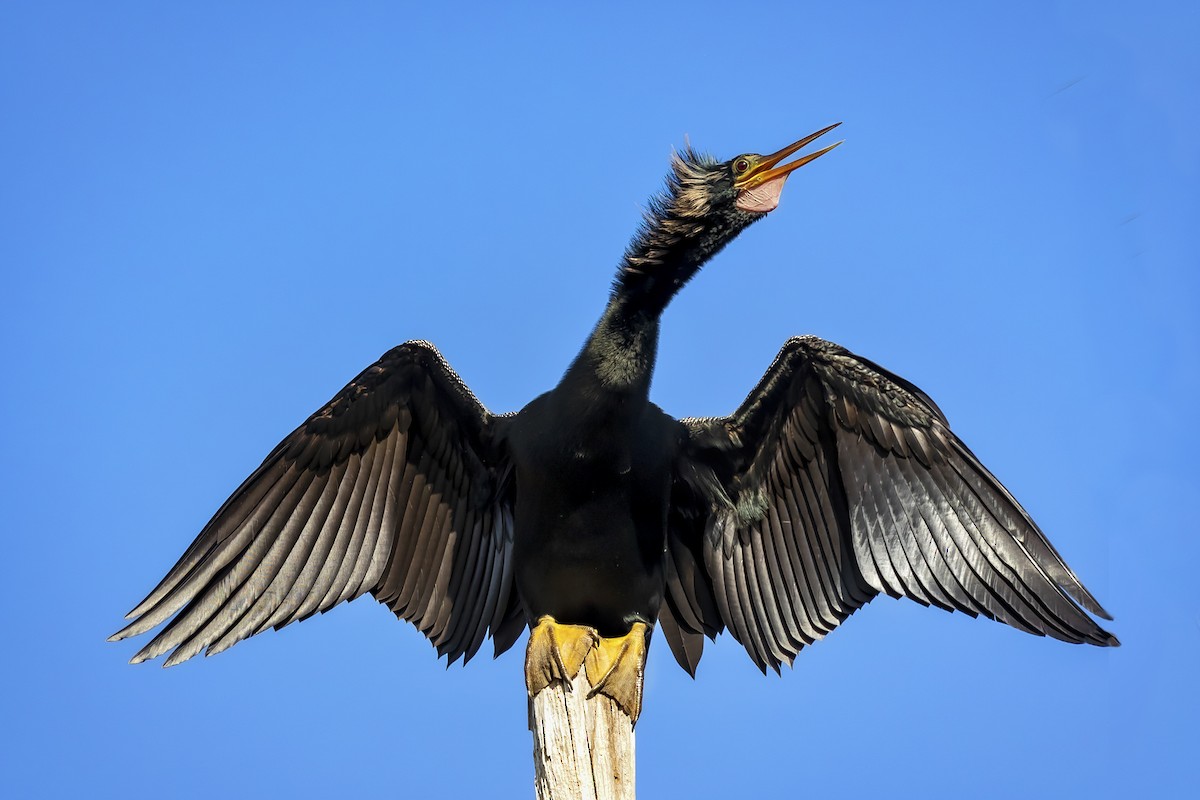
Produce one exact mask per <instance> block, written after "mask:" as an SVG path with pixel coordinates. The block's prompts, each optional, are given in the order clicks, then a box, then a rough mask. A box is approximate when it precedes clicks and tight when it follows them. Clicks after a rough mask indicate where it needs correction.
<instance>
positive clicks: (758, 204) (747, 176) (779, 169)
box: [733, 122, 842, 214]
mask: <svg viewBox="0 0 1200 800" xmlns="http://www.w3.org/2000/svg"><path fill="white" fill-rule="evenodd" d="M841 124H842V123H840V122H835V123H834V124H833V125H830V126H829V127H828V128H822V129H821V130H819V131H817V132H816V133H810V134H809V135H808V136H805V137H804V138H803V139H801V140H800V141H798V142H792V143H791V144H789V145H788V146H787V147H785V148H783V149H782V150H780V151H779V152H777V153H772V154H771V155H769V156H746V157H745V159H746V160H747V161H748V162H749V168H748V169H747V170H746V171H745V172H744V173H742V174H741V175H739V176H737V177H736V178H735V179H734V181H733V186H734V188H735V189H737V199H736V200H735V201H734V202H735V205H736V206H737V207H738V208H740V209H741V210H742V211H748V212H750V213H752V214H766V213H768V212H771V211H774V210H775V209H776V207H778V206H779V196H780V195H781V194H783V183H784V181H786V180H787V179H788V175H790V174H792V172H793V171H794V170H798V169H800V168H801V167H803V166H804V165H805V164H807V163H808V162H810V161H812V160H813V159H814V158H820V157H821V156H823V155H825V154H826V153H828V152H829V151H830V150H832V149H833V148H835V147H837V146H838V145H839V144H841V142H834V143H833V144H831V145H829V147H826V148H825V149H823V150H818V151H817V152H815V153H809V154H808V155H806V156H804V157H803V158H798V159H796V160H795V161H793V162H792V163H790V164H784V165H783V166H776V165H777V164H779V162H780V161H783V160H784V159H785V158H787V157H788V156H790V155H791V154H792V153H794V152H796V151H797V150H799V149H800V148H801V147H804V146H805V145H806V144H808V143H809V142H811V141H813V140H814V139H816V138H818V137H820V136H824V135H825V134H827V133H829V132H830V131H831V130H833V129H834V128H836V127H837V126H838V125H841Z"/></svg>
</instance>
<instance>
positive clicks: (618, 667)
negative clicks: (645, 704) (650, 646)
mask: <svg viewBox="0 0 1200 800" xmlns="http://www.w3.org/2000/svg"><path fill="white" fill-rule="evenodd" d="M648 633H649V628H647V626H646V624H645V623H642V622H635V623H634V624H633V628H632V629H631V630H630V631H629V633H627V634H625V635H624V636H619V637H617V638H614V639H600V640H599V641H598V642H597V644H596V646H595V647H594V648H593V649H592V650H591V651H590V652H589V653H588V654H587V659H586V661H585V662H584V663H585V665H586V669H587V678H588V683H590V684H591V685H592V691H591V692H590V693H589V695H588V696H589V697H590V696H592V695H594V694H603V695H606V696H608V697H611V698H612V699H613V700H614V701H616V703H617V705H619V706H620V707H621V709H622V710H623V711H624V712H625V713H626V714H628V715H629V718H630V719H631V720H632V721H634V722H637V718H638V715H640V714H641V713H642V684H643V679H644V677H645V673H646V638H647V634H648Z"/></svg>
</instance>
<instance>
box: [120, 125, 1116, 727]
mask: <svg viewBox="0 0 1200 800" xmlns="http://www.w3.org/2000/svg"><path fill="white" fill-rule="evenodd" d="M833 127H835V126H830V127H829V128H825V129H824V130H821V131H818V132H817V133H814V134H812V135H811V136H806V137H805V138H803V139H801V140H800V141H798V142H795V143H794V144H791V145H789V146H788V147H785V148H784V149H782V150H780V151H779V152H777V153H775V154H773V155H770V156H760V155H742V156H738V157H737V158H734V159H732V160H730V161H725V162H717V161H715V160H713V159H711V158H709V157H706V156H703V155H699V154H697V153H695V152H694V151H692V150H691V149H690V148H689V149H687V150H685V151H684V152H683V153H681V154H679V155H677V156H676V157H675V158H674V160H673V163H672V170H671V172H670V174H669V175H668V177H667V185H666V188H665V190H664V191H663V193H662V194H661V195H659V196H658V197H656V198H654V199H653V200H652V201H651V204H650V208H649V210H648V213H647V216H646V220H645V223H644V224H643V226H642V228H641V230H639V231H638V233H637V235H636V236H635V237H634V239H633V241H632V243H631V244H630V246H629V248H628V250H627V251H626V252H625V255H624V257H623V259H622V261H621V265H620V269H619V271H618V273H617V277H616V280H615V283H614V286H613V290H612V296H611V298H610V300H609V303H608V306H607V308H606V309H605V311H604V314H603V315H602V316H601V318H600V321H599V322H598V323H597V325H596V328H595V330H593V331H592V334H591V336H590V337H589V338H588V340H587V342H586V343H585V344H584V346H583V349H582V351H581V352H580V353H579V355H578V356H577V357H576V358H575V361H574V362H573V363H572V364H571V366H570V367H569V368H568V369H567V372H566V374H565V375H564V376H563V378H562V380H561V381H560V382H559V384H558V386H556V387H555V388H554V389H552V390H551V391H549V392H547V393H545V394H543V395H541V396H540V397H538V398H537V399H535V400H534V401H533V402H531V403H530V404H529V405H527V406H526V407H525V408H524V409H522V410H521V411H520V412H518V413H516V414H510V415H502V416H497V415H494V414H491V413H490V412H488V411H487V410H486V409H485V408H484V407H483V406H482V405H481V404H480V402H479V401H478V400H477V399H476V398H475V396H474V395H473V394H472V393H471V392H470V390H468V389H467V387H466V386H465V385H464V384H463V382H462V380H461V379H459V377H458V375H456V374H455V373H454V372H453V370H451V369H450V367H449V366H448V365H447V364H446V362H445V361H444V360H443V359H442V357H441V355H440V354H439V353H438V352H437V350H436V349H434V347H433V346H432V345H430V344H428V343H427V342H408V343H407V344H403V345H400V346H399V347H397V348H395V349H393V350H391V351H389V352H388V353H386V354H385V355H384V356H383V357H382V358H381V359H380V360H379V361H377V362H376V363H375V364H373V365H371V366H370V367H368V368H367V369H366V370H365V371H364V372H363V373H361V374H360V375H359V376H358V377H357V378H355V379H354V380H353V381H351V382H350V384H349V385H348V386H346V387H345V388H344V389H342V390H341V391H340V392H338V394H337V395H336V396H335V397H334V398H333V399H332V400H331V401H330V402H329V403H328V404H327V405H326V406H325V407H323V408H322V409H320V410H319V411H317V413H315V414H314V415H313V416H311V417H310V418H309V419H308V420H307V421H306V422H305V423H304V424H303V425H301V426H300V427H299V428H297V429H296V430H295V431H294V432H292V433H291V434H290V435H289V436H287V438H285V439H284V440H283V441H282V442H281V443H280V444H279V446H278V447H276V448H275V450H274V451H273V452H272V453H271V454H270V455H269V456H267V459H266V460H265V461H264V462H263V463H262V465H261V466H260V467H259V468H258V469H257V470H256V471H255V472H254V473H253V474H252V475H251V476H250V477H249V478H247V479H246V481H245V482H244V483H243V484H242V485H241V486H240V487H239V488H238V489H237V491H235V492H234V493H233V496H232V497H230V498H229V500H227V501H226V502H225V504H224V505H223V506H222V507H221V508H220V510H218V511H217V513H216V515H215V516H214V517H213V518H212V520H211V521H209V523H208V524H207V525H206V526H205V527H204V529H203V530H202V531H201V532H200V535H199V536H198V537H197V539H196V540H195V541H194V542H193V543H192V545H191V547H189V548H188V549H187V551H186V552H185V553H184V554H183V557H182V558H180V559H179V562H178V563H177V564H176V565H175V566H174V567H173V568H172V569H171V571H170V572H169V573H167V576H166V577H165V578H164V579H163V580H162V582H161V583H160V584H159V585H158V586H157V587H156V588H155V589H154V591H153V592H151V593H150V595H149V597H147V598H146V599H145V600H144V601H143V602H142V603H141V604H139V605H138V606H137V607H136V608H135V609H133V611H131V612H130V613H129V615H128V617H129V618H132V619H133V622H131V624H129V625H128V626H127V627H126V628H124V629H123V630H121V631H120V632H118V633H117V634H115V635H114V636H113V637H112V639H113V640H117V639H123V638H125V637H127V636H132V635H135V634H140V633H144V632H146V631H149V630H150V629H151V628H154V627H155V626H157V625H159V624H160V623H163V622H166V621H167V620H168V619H169V620H170V621H169V622H168V623H167V625H166V626H165V627H164V628H163V630H162V631H161V632H160V633H159V634H158V635H157V636H155V637H154V639H153V640H152V641H151V642H150V643H149V644H147V645H146V646H145V647H143V648H142V649H141V650H140V651H138V653H137V654H136V655H135V656H134V657H133V659H132V660H133V662H135V663H136V662H141V661H145V660H147V659H151V658H154V657H156V656H159V655H162V654H164V653H167V652H168V651H171V650H173V651H174V652H172V653H171V655H170V657H169V658H168V659H167V661H166V665H167V666H169V665H172V664H177V663H179V662H181V661H184V660H186V659H189V658H191V657H192V656H194V655H196V654H197V653H199V652H200V651H201V650H204V649H205V648H207V652H208V654H209V655H212V654H213V653H218V652H220V651H222V650H225V649H226V648H228V647H230V646H231V645H233V644H235V643H237V642H238V641H241V640H242V639H244V638H246V637H247V636H251V635H253V634H256V633H259V632H261V631H264V630H266V629H267V628H272V627H274V628H280V627H283V626H285V625H287V624H289V623H291V622H294V621H296V620H300V619H305V618H307V617H309V616H311V615H312V614H315V613H316V612H318V611H322V612H323V611H326V610H327V609H329V608H331V607H333V606H334V605H336V604H337V603H340V602H341V601H343V600H352V599H354V598H355V597H358V596H360V595H362V594H365V593H368V592H369V593H371V594H372V595H374V596H375V598H376V599H377V600H379V601H380V602H382V603H384V604H386V605H387V606H388V607H389V608H391V609H392V611H393V612H395V614H396V615H397V616H398V617H401V618H403V619H406V620H409V621H410V622H412V623H413V624H415V625H416V626H417V627H418V628H419V629H420V630H421V631H422V632H423V633H424V634H425V635H426V636H427V637H429V639H430V640H431V641H432V643H433V644H434V645H435V646H436V648H437V651H438V654H439V655H445V656H447V657H448V660H449V661H450V662H453V661H454V660H456V659H458V658H459V657H464V660H469V659H470V658H471V657H472V656H473V655H475V653H476V652H477V651H478V649H479V647H480V646H481V644H482V643H483V640H484V638H485V637H486V636H487V635H488V634H489V633H490V634H491V636H492V639H493V641H494V644H495V651H496V654H497V655H499V654H500V653H502V652H504V651H505V650H507V649H508V648H509V647H511V646H512V644H513V643H514V641H515V640H516V639H517V637H518V636H519V635H520V633H521V631H522V630H524V629H525V627H526V626H527V625H528V626H529V627H530V628H531V631H532V632H531V637H530V646H529V650H528V655H527V658H526V679H527V683H528V688H529V691H530V694H531V695H532V694H535V693H536V692H537V691H538V690H539V689H540V688H541V687H543V686H545V685H547V684H548V683H549V682H550V681H552V680H554V679H555V678H560V677H567V678H573V677H574V676H575V675H576V674H577V672H578V670H579V669H580V668H586V671H587V675H588V679H589V681H590V682H591V684H592V686H593V687H594V688H595V689H596V690H597V691H601V692H604V693H606V694H609V695H610V696H612V697H613V698H614V699H616V700H617V701H618V702H619V703H621V704H622V706H623V707H624V708H625V709H626V711H627V712H628V713H629V714H630V716H631V717H632V718H633V719H635V720H636V718H637V715H638V714H639V713H640V709H641V675H642V670H643V667H644V663H645V654H646V647H647V645H648V643H649V639H650V635H651V633H652V631H653V629H654V627H655V625H656V624H658V625H659V626H661V627H662V630H663V633H664V634H665V636H666V639H667V642H668V644H669V645H670V647H671V650H672V652H673V653H674V655H675V658H676V659H677V660H678V662H679V663H680V665H681V666H683V668H684V669H686V670H687V671H688V672H689V673H691V674H695V669H696V665H697V663H698V662H699V660H700V655H701V652H702V647H703V639H704V637H705V636H708V637H710V638H715V637H716V635H717V634H718V633H720V632H721V631H722V630H728V631H729V632H730V633H731V634H732V635H733V637H734V638H735V639H736V640H737V641H739V642H741V643H742V645H744V646H745V648H746V650H747V651H748V652H749V654H750V657H751V659H753V661H754V663H755V664H757V665H758V667H759V668H760V669H762V670H764V671H765V670H766V668H767V667H771V668H774V669H775V670H777V671H778V669H779V666H780V665H781V664H782V663H784V662H786V663H788V664H790V663H791V662H792V660H793V659H794V658H795V656H796V654H797V653H799V651H800V650H801V648H803V647H804V646H805V645H807V644H811V643H812V642H814V641H816V640H818V639H820V638H822V637H824V636H825V634H827V633H829V632H830V631H831V630H833V629H834V628H835V627H836V626H837V625H839V624H840V623H841V622H842V621H843V620H845V619H846V618H847V617H848V616H850V614H852V613H853V612H854V611H855V609H857V608H859V607H860V606H862V605H863V604H864V603H867V602H868V601H870V600H871V598H873V597H874V596H875V595H876V594H879V593H880V592H883V593H886V594H889V595H892V596H893V597H900V596H905V597H910V598H912V599H914V600H916V601H917V602H919V603H922V604H924V605H936V606H938V607H940V608H944V609H950V610H957V611H964V612H966V613H968V614H970V615H972V616H977V615H980V614H982V615H983V616H985V617H989V618H991V619H996V620H999V621H1001V622H1006V623H1008V624H1009V625H1012V626H1014V627H1016V628H1020V629H1021V630H1024V631H1028V632H1030V633H1034V634H1037V635H1046V636H1053V637H1055V638H1057V639H1062V640H1064V641H1068V642H1086V643H1089V644H1095V645H1101V646H1106V645H1116V644H1118V642H1117V640H1116V638H1115V637H1114V636H1112V635H1111V634H1110V633H1108V632H1107V631H1105V630H1103V629H1102V628H1100V627H1099V626H1098V625H1097V624H1096V623H1095V622H1094V621H1093V620H1092V619H1091V618H1090V617H1089V616H1088V614H1087V613H1085V609H1086V611H1090V612H1091V613H1092V614H1095V615H1098V616H1100V617H1103V618H1104V619H1111V617H1109V615H1108V614H1107V613H1106V612H1105V611H1104V609H1103V608H1101V607H1100V604H1099V603H1097V602H1096V600H1095V599H1094V598H1093V597H1092V595H1091V594H1090V593H1089V592H1088V591H1087V589H1085V588H1084V587H1083V585H1082V584H1081V583H1080V581H1079V579H1078V578H1076V577H1075V574H1074V573H1073V572H1072V571H1071V569H1070V568H1069V567H1067V565H1066V563H1064V561H1063V559H1062V557H1061V556H1060V555H1059V554H1058V552H1057V551H1056V550H1055V549H1054V547H1053V546H1052V545H1051V544H1050V542H1049V541H1047V539H1046V537H1045V535H1044V534H1043V533H1042V532H1041V530H1040V529H1039V528H1038V527H1037V525H1036V524H1035V523H1034V522H1033V520H1032V519H1030V517H1029V515H1028V514H1027V513H1026V512H1025V510H1024V509H1022V508H1021V506H1020V505H1019V504H1018V503H1017V501H1016V500H1015V499H1014V498H1013V496H1012V495H1011V494H1009V492H1008V491H1007V490H1006V489H1005V488H1004V487H1003V486H1002V485H1001V484H1000V482H999V481H997V480H996V478H995V477H993V476H992V474H991V473H990V472H988V470H987V469H986V468H985V467H984V466H983V465H982V464H981V463H980V462H979V460H978V459H977V458H976V457H975V456H974V454H972V453H971V451H970V450H969V449H967V447H966V445H964V444H963V443H962V442H961V441H960V440H959V439H958V437H957V436H955V435H954V433H952V432H951V430H950V427H949V424H948V423H947V421H946V417H945V416H944V415H943V414H942V412H941V411H940V410H939V409H938V407H937V405H936V404H935V403H934V402H933V401H932V400H931V399H930V398H929V397H928V396H927V395H926V394H925V393H924V392H922V391H921V390H920V389H918V388H917V387H916V386H914V385H913V384H911V383H909V382H908V381H906V380H904V379H903V378H900V377H898V376H896V375H894V374H892V373H891V372H888V371H887V370H886V369H884V368H882V367H880V366H878V365H877V364H875V363H873V362H871V361H869V360H867V359H865V358H862V357H860V356H856V355H854V354H853V353H850V352H849V351H847V350H845V349H843V348H841V347H839V346H837V345H835V344H831V343H829V342H825V341H822V340H821V339H817V338H815V337H811V336H804V337H799V338H793V339H791V340H789V341H788V342H787V343H786V344H785V345H784V347H783V349H782V350H781V351H780V352H779V355H778V356H776V358H775V361H774V362H773V363H772V364H771V366H770V368H769V369H768V370H767V373H766V375H764V376H763V378H762V380H761V381H760V382H759V384H758V386H756V387H755V388H754V390H753V391H752V392H751V393H750V396H749V397H747V398H746V400H745V402H743V403H742V405H741V407H740V408H739V409H738V410H737V411H736V412H735V413H734V414H732V415H731V416H728V417H723V418H710V419H684V420H676V419H674V418H672V417H670V416H668V415H667V414H665V413H663V411H662V410H661V409H659V408H658V407H657V406H655V405H654V404H653V403H651V402H650V401H649V391H650V380H651V376H652V374H653V371H654V363H655V354H656V348H657V343H658V326H659V317H660V315H661V314H662V311H663V309H664V308H665V307H666V306H667V304H668V303H669V302H670V300H671V298H672V297H673V296H674V295H675V294H676V292H678V291H679V290H680V288H681V287H682V286H683V285H684V284H685V283H686V282H687V281H688V280H689V279H690V278H691V277H692V276H693V275H695V274H696V272H697V271H698V270H699V269H700V267H701V266H702V265H703V264H704V263H705V262H707V261H708V260H709V259H710V258H712V257H713V256H714V255H716V253H717V252H718V251H720V250H721V248H723V247H724V246H725V245H726V244H728V243H729V242H730V241H732V240H733V238H734V237H736V236H737V235H738V234H739V233H740V232H741V231H742V230H743V229H744V228H746V227H747V226H748V225H750V224H751V223H753V222H756V221H757V220H760V219H762V218H763V217H764V216H765V215H766V214H767V213H768V212H770V211H772V210H773V209H774V208H775V207H776V205H777V204H778V201H779V196H780V192H781V191H782V188H783V183H784V181H785V180H786V179H787V177H788V175H789V174H790V173H791V172H792V171H793V170H795V169H796V168H797V167H800V166H802V165H804V164H806V163H808V162H810V161H812V160H813V159H815V158H817V157H818V156H820V155H822V154H824V153H826V152H828V151H829V150H831V149H833V147H836V146H837V145H836V144H835V145H831V146H829V147H826V148H825V149H823V150H820V151H818V152H815V153H812V154H811V155H808V156H805V157H803V158H800V159H799V160H797V161H793V162H791V163H788V164H783V163H782V162H783V161H784V160H785V159H786V158H787V157H788V156H790V155H792V154H793V153H795V152H797V151H798V150H800V149H801V148H802V147H804V146H805V145H807V144H808V143H810V142H811V141H813V140H814V139H816V138H817V137H818V136H821V135H823V134H824V133H826V132H828V131H829V130H831V129H832V128H833ZM838 144H840V142H839V143H838ZM781 164H782V165H781ZM1081 607H1082V608H1081ZM172 617H173V618H172Z"/></svg>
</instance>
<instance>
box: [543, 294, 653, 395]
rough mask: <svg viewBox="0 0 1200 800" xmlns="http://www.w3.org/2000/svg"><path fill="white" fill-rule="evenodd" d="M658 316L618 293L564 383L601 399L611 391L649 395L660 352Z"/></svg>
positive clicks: (615, 393) (613, 392) (616, 393)
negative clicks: (627, 300)
mask: <svg viewBox="0 0 1200 800" xmlns="http://www.w3.org/2000/svg"><path fill="white" fill-rule="evenodd" d="M658 317H659V315H658V314H657V313H647V312H646V311H645V310H643V309H638V308H635V307H632V306H631V305H630V304H629V303H627V302H626V299H625V298H624V297H622V296H620V295H617V294H614V295H613V298H612V299H611V300H610V301H609V303H608V306H607V308H605V309H604V314H603V315H601V317H600V321H599V322H597V323H596V327H595V328H594V329H593V330H592V333H591V335H590V336H589V337H588V340H587V342H586V343H585V344H584V346H583V350H582V351H580V353H579V355H578V356H577V357H576V358H575V361H574V363H572V364H571V368H570V369H569V370H568V371H567V374H566V376H565V377H564V378H563V384H564V385H568V386H573V387H575V388H578V389H581V390H583V391H585V392H587V393H589V394H592V395H594V396H596V397H597V399H599V398H601V397H604V396H611V395H624V396H626V397H627V398H631V399H632V398H641V399H647V398H649V396H650V379H651V378H652V377H653V375H654V362H655V358H656V357H657V355H658Z"/></svg>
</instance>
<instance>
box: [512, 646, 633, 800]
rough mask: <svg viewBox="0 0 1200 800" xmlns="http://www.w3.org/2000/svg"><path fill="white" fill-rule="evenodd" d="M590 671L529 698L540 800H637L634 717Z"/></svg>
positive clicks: (555, 684)
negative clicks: (597, 686) (597, 687)
mask: <svg viewBox="0 0 1200 800" xmlns="http://www.w3.org/2000/svg"><path fill="white" fill-rule="evenodd" d="M591 691H592V687H591V684H590V683H589V682H588V677H587V670H584V669H580V670H579V672H578V673H577V674H576V675H575V677H574V678H572V679H571V680H570V681H569V682H568V681H566V680H562V679H559V680H554V681H552V682H551V683H550V685H548V686H546V687H545V688H544V689H541V690H540V691H538V692H537V694H535V695H534V696H533V697H530V698H529V730H530V731H532V733H533V765H534V771H535V778H534V784H535V787H536V789H537V800H634V789H635V787H634V778H635V773H634V738H633V720H632V719H630V717H629V715H628V714H626V713H625V711H624V710H623V709H622V708H621V706H620V705H619V704H618V703H617V702H616V701H614V700H613V699H612V698H611V697H608V696H607V695H604V694H601V693H599V692H596V693H594V694H592V696H591V697H589V696H588V694H589V693H590V692H591Z"/></svg>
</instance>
